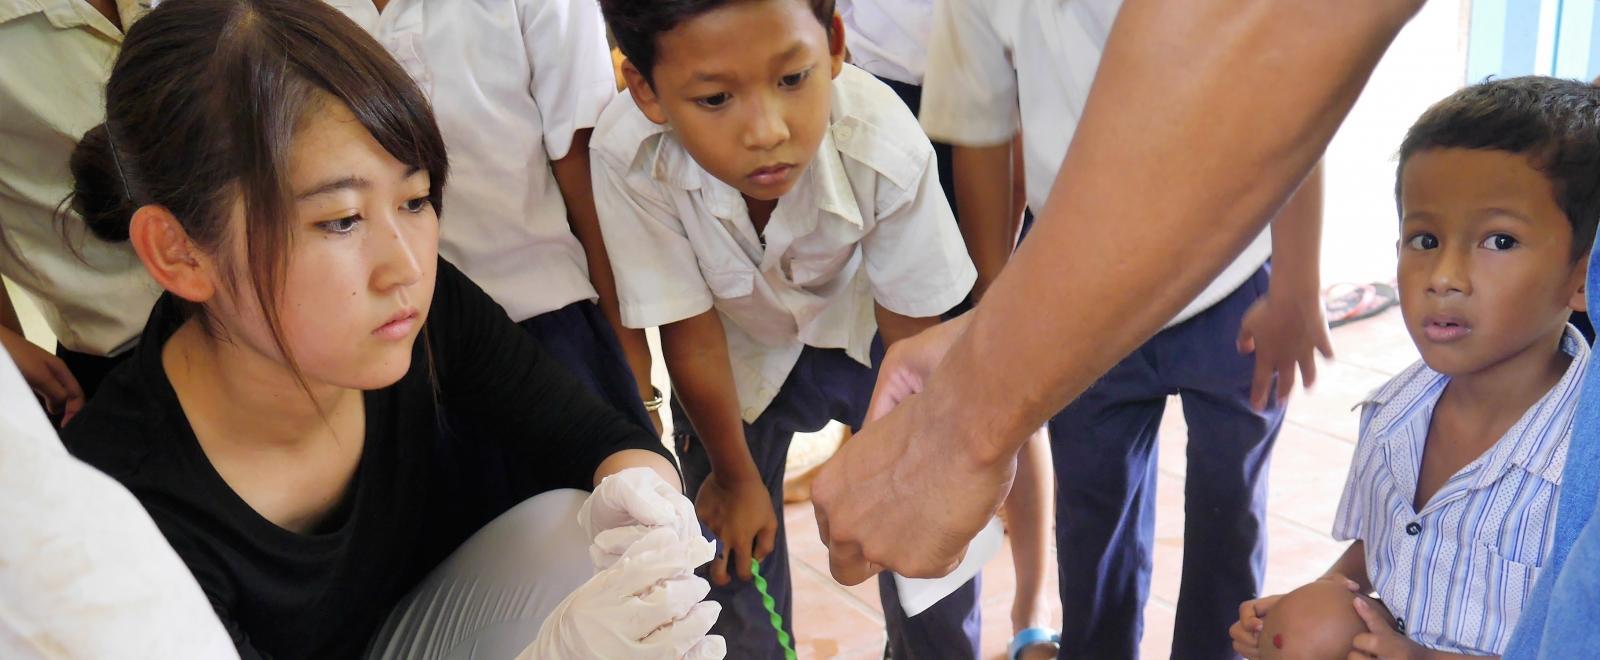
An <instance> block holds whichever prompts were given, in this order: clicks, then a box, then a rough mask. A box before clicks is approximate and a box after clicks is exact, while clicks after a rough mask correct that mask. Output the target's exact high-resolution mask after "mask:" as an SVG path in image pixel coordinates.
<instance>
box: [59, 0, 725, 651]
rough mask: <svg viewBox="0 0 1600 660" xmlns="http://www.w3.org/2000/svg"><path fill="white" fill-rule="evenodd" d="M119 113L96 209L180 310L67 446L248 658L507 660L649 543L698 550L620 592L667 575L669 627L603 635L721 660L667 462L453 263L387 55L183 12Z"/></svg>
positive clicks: (324, 10) (244, 6) (83, 150)
mask: <svg viewBox="0 0 1600 660" xmlns="http://www.w3.org/2000/svg"><path fill="white" fill-rule="evenodd" d="M106 102H107V113H106V123H105V124H104V125H102V126H100V127H97V128H95V129H93V130H91V131H90V132H89V133H88V134H87V135H85V136H84V139H83V141H82V142H81V144H80V146H79V147H78V150H77V152H76V153H75V154H74V157H73V161H72V168H73V174H74V176H75V179H76V190H75V193H74V198H73V201H72V203H73V205H74V208H76V209H77V210H78V211H79V212H80V214H81V215H82V217H83V218H84V220H85V222H87V223H88V224H89V228H90V229H91V230H92V231H93V232H94V233H95V234H96V235H97V236H99V237H101V238H103V239H106V240H112V241H119V240H127V241H131V243H132V244H133V247H134V249H135V251H136V252H137V253H138V255H139V258H140V259H141V261H142V262H143V263H144V265H145V268H146V270H148V271H149V273H150V274H151V276H152V277H154V279H155V280H156V281H157V282H158V283H160V284H161V286H162V287H163V288H165V290H166V293H165V294H164V295H163V296H162V297H161V299H160V300H159V301H158V303H157V305H156V308H155V310H154V312H153V313H152V314H151V317H150V320H149V322H148V325H147V327H146V328H145V331H144V335H143V337H142V338H141V339H140V343H139V348H138V349H137V353H136V354H135V355H133V356H132V357H131V358H130V359H129V361H128V362H127V363H126V364H124V365H122V366H121V367H119V368H118V369H117V370H116V371H114V372H113V373H112V374H111V375H110V377H109V378H108V379H107V380H106V381H105V383H104V384H103V385H102V389H101V391H100V393H99V394H98V396H97V397H96V398H95V400H94V401H92V402H91V403H90V404H89V405H88V406H86V407H85V408H84V409H83V411H82V412H81V413H80V414H79V415H78V416H77V417H76V418H75V419H74V420H73V422H72V423H71V424H70V425H69V426H68V427H67V429H66V430H65V432H64V434H63V437H64V439H65V441H66V443H67V446H68V448H69V449H70V450H71V451H72V452H73V453H74V454H76V455H77V456H79V457H80V458H82V459H83V460H85V461H87V462H89V463H90V464H93V465H94V466H96V467H98V468H100V469H101V470H103V471H105V472H106V473H108V474H110V475H111V476H113V477H115V478H116V479H118V480H119V481H121V482H122V483H123V484H124V485H126V486H127V487H128V489H129V490H131V491H132V492H133V493H134V495H135V496H137V497H138V498H139V500H140V501H141V503H143V505H144V506H145V508H146V509H147V510H148V511H149V512H150V514H151V517H152V518H153V519H154V520H155V521H156V524H157V525H158V526H159V527H160V529H161V530H162V532H163V534H164V535H165V536H166V537H167V540H168V541H169V542H170V543H171V544H172V546H173V548H174V549H175V550H176V551H177V552H178V554H179V556H180V557H182V558H183V560H184V562H185V563H186V564H187V565H188V567H189V569H190V571H191V572H192V573H193V574H194V575H195V577H196V578H197V579H198V581H199V583H200V585H201V586H202V588H203V589H204V591H205V593H206V595H207V596H208V597H209V599H210V600H211V603H212V606H213V607H214V608H215V609H216V611H217V613H218V615H219V617H220V618H221V619H222V622H223V624H224V626H225V627H226V628H227V629H228V631H229V633H230V634H231V635H232V636H233V639H234V642H235V645H236V646H237V648H238V649H239V652H240V654H241V655H242V656H244V657H247V658H251V657H279V658H309V657H317V658H325V657H354V656H358V655H361V654H362V653H364V652H365V653H368V654H370V655H373V656H398V657H429V656H441V657H442V656H445V655H448V654H450V653H454V652H459V650H460V649H462V648H471V647H474V646H478V647H480V655H479V656H478V657H487V656H485V655H482V654H481V650H482V648H481V647H496V648H501V649H505V650H506V651H505V652H506V653H507V655H506V656H505V657H509V655H514V654H516V653H517V652H519V651H521V650H522V649H523V648H524V647H527V646H528V643H529V641H531V640H533V638H534V635H535V633H537V632H539V626H540V623H541V621H542V620H543V618H544V616H545V614H547V613H549V612H550V611H552V609H554V610H555V611H557V612H558V613H560V614H559V616H570V617H582V616H583V613H582V612H574V611H573V610H574V609H581V606H582V605H583V604H584V603H576V604H574V602H573V600H572V599H573V598H578V597H580V596H582V597H583V598H592V599H594V600H593V602H595V603H601V602H612V601H611V600H606V596H607V594H604V593H603V592H604V590H605V589H606V588H609V585H613V584H616V583H618V582H617V579H616V576H614V575H613V576H610V577H608V578H607V579H605V580H600V579H599V578H597V579H596V580H594V581H590V582H588V583H586V582H585V580H586V579H587V578H588V576H589V575H591V574H593V570H592V568H590V567H589V566H588V561H587V560H588V556H587V555H586V553H585V550H586V549H587V548H588V546H589V540H590V539H589V538H585V537H584V536H583V532H584V531H587V532H588V533H590V534H595V535H599V536H600V537H604V538H610V539H611V543H612V544H613V545H615V544H616V543H617V541H616V539H617V538H623V537H626V538H637V537H638V536H640V535H641V534H642V533H643V532H644V531H648V530H649V528H651V527H652V526H655V527H662V526H665V527H682V528H684V529H683V530H681V531H680V532H678V533H676V535H672V534H668V535H667V536H666V537H664V538H668V539H669V540H668V541H667V542H664V543H658V544H656V546H655V551H656V552H655V553H654V554H652V555H651V558H650V559H649V561H646V560H645V559H640V558H637V557H634V558H632V559H631V560H630V559H629V558H628V556H627V553H628V552H630V551H631V550H630V549H629V548H625V547H612V548H611V551H612V552H613V554H618V555H623V556H624V558H623V559H622V560H621V561H618V562H617V563H616V565H615V566H613V567H612V568H610V569H607V570H610V571H622V570H633V571H638V570H644V569H643V568H641V567H643V566H645V565H647V564H648V565H649V566H659V565H668V564H670V565H673V570H671V571H669V572H668V573H667V574H663V575H661V576H659V577H660V578H661V579H659V580H657V579H655V577H652V578H651V581H647V582H646V584H651V585H663V586H662V587H661V588H662V589H663V590H666V588H667V585H669V583H670V585H675V586H673V589H674V590H673V591H672V593H670V594H663V595H661V596H659V597H658V598H657V599H656V600H658V601H662V602H665V601H673V603H674V605H673V606H672V607H669V608H666V609H662V608H663V607H666V606H665V605H663V606H662V607H658V608H657V609H655V610H649V609H646V610H641V611H635V612H634V614H636V615H640V616H643V617H644V618H646V619H649V621H648V623H650V624H652V625H650V626H647V627H646V628H645V629H644V630H642V631H631V632H628V631H621V630H620V629H618V630H610V629H604V630H602V629H595V628H586V629H584V630H585V635H584V636H587V637H597V638H598V637H605V636H606V635H613V636H615V637H617V638H618V639H620V640H622V642H625V644H624V646H625V647H626V648H628V649H630V651H629V653H635V652H637V653H638V654H640V655H644V656H649V657H666V656H670V657H681V656H685V655H686V654H687V655H689V656H692V657H706V656H710V655H716V654H715V653H714V652H712V651H711V650H710V649H713V648H714V647H716V646H717V642H720V640H706V639H703V637H704V633H705V630H706V628H707V627H709V625H710V619H714V618H715V615H716V612H715V609H714V607H711V608H708V607H706V606H704V605H703V604H700V605H697V604H696V602H697V601H699V600H700V597H703V595H704V593H705V591H704V588H703V583H697V580H698V578H694V577H693V576H692V575H689V574H688V570H689V569H692V568H693V566H692V565H690V564H691V563H695V562H700V563H703V562H704V561H705V560H707V559H709V558H710V556H709V553H710V550H709V547H707V548H705V549H702V548H700V546H698V545H693V543H694V542H701V543H703V541H699V539H698V530H697V529H696V528H694V527H693V510H692V506H691V505H689V504H688V502H687V500H686V499H684V498H683V497H682V495H681V494H680V492H679V489H680V486H679V483H680V482H679V477H678V474H677V472H676V469H675V467H674V465H673V463H672V461H671V459H670V457H669V454H667V453H666V451H665V450H664V449H663V447H662V445H661V443H660V442H659V441H658V440H657V439H656V438H654V437H652V436H651V434H650V433H649V432H647V431H645V430H644V429H643V428H641V427H640V425H638V424H635V423H632V422H630V421H629V420H628V419H626V418H624V417H623V416H622V415H621V414H619V413H617V412H616V411H614V410H613V409H612V408H610V407H609V406H607V405H605V404H604V403H601V402H600V401H599V400H597V399H595V398H594V397H592V396H591V395H589V394H588V393H587V392H586V390H585V389H584V388H583V387H582V386H580V385H579V384H578V383H577V382H576V381H575V380H574V379H573V378H572V376H571V375H570V374H568V373H566V372H564V371H563V370H562V368H561V367H559V366H558V365H557V364H556V363H555V362H553V361H552V360H551V359H550V358H548V357H547V356H546V355H545V353H543V352H542V351H541V350H540V348H539V347H538V346H537V345H536V344H535V343H534V342H533V340H531V339H529V337H528V335H527V334H526V333H524V332H521V331H520V330H519V329H518V328H517V326H516V325H515V324H513V323H512V322H511V320H510V319H509V318H507V316H506V313H505V312H504V311H503V310H502V309H501V308H500V307H499V306H497V305H496V304H495V303H494V302H493V301H492V300H491V299H490V298H489V297H488V296H487V295H485V294H484V293H483V292H482V291H481V290H480V289H479V288H478V287H476V286H475V285H473V283H472V282H471V281H469V280H468V279H467V278H466V277H464V276H463V275H462V274H461V273H460V272H459V271H457V270H456V269H455V268H454V267H452V266H451V265H450V264H448V263H446V262H444V261H442V260H440V259H439V258H438V257H437V246H438V227H439V225H438V223H439V220H438V217H437V215H436V213H437V212H438V211H439V206H440V198H441V192H442V190H443V187H444V181H445V173H446V158H445V150H444V144H443V142H442V140H441V139H440V136H439V131H438V128H437V127H436V126H435V124H434V120H433V117H432V115H431V113H430V111H429V110H428V106H427V103H426V101H425V100H424V98H423V96H422V94H421V93H420V92H419V90H418V89H417V87H416V86H415V85H414V83H413V82H412V81H411V79H410V78H408V77H407V76H406V74H405V73H404V72H403V71H402V70H401V69H400V67H399V66H398V65H397V64H396V63H395V62H394V61H393V60H392V59H390V57H389V56H388V55H387V54H386V53H385V51H384V50H383V49H382V48H381V47H380V46H379V45H378V44H377V43H375V42H373V41H372V40H371V38H370V37H368V36H367V35H366V34H365V33H364V32H362V31H361V30H360V29H359V28H357V27H356V26H355V25H354V24H352V23H350V22H349V21H348V19H346V18H344V17H343V16H342V15H340V14H338V13H337V12H336V11H334V10H332V9H329V8H328V7H326V6H325V5H323V4H322V3H321V2H316V1H315V0H245V1H240V0H170V1H169V2H164V3H161V4H160V5H159V6H158V7H157V8H156V9H154V10H153V11H151V12H150V13H149V14H148V15H147V16H146V17H145V18H144V19H142V20H141V21H140V22H138V23H137V24H135V25H134V26H133V27H132V29H131V30H130V31H129V33H128V35H127V40H126V41H125V43H124V46H123V48H122V51H121V54H120V55H119V56H118V59H117V62H116V65H115V67H114V68H113V71H112V74H111V79H110V82H109V84H108V86H107V89H106ZM529 286H538V283H537V282H530V283H529ZM630 468H631V469H630ZM625 470H626V471H627V472H626V473H624V475H628V474H629V473H631V478H632V480H631V481H629V483H634V484H638V483H649V484H651V485H650V486H648V487H645V488H643V490H641V491H639V492H637V493H631V495H630V497H623V498H619V497H606V498H601V497H599V496H597V497H596V498H594V500H593V501H591V502H590V506H586V507H583V509H582V511H581V512H580V511H579V507H580V505H582V504H583V502H584V499H583V496H581V495H579V496H573V495H572V494H571V491H559V490H556V489H583V490H587V489H589V488H592V487H594V486H595V485H596V484H599V483H601V480H602V479H605V478H606V477H607V476H609V475H612V474H614V473H619V472H623V471H625ZM641 472H643V473H644V474H645V475H646V476H643V477H641V475H640V473H641ZM624 481H628V480H627V479H615V480H612V481H608V482H607V484H608V485H609V484H621V483H623V482H624ZM665 484H670V486H665ZM605 488H606V486H604V485H603V486H602V491H604V490H605ZM617 488H622V486H617ZM618 502H622V504H618ZM630 506H631V508H630ZM663 511H664V512H667V513H666V514H662V513H661V512H663ZM680 514H681V515H680ZM580 517H581V518H582V522H583V524H584V527H585V529H583V530H578V533H577V539H576V540H573V539H572V537H573V534H572V531H573V530H575V529H578V521H579V518H580ZM632 527H638V528H640V529H639V532H638V533H633V534H629V533H625V532H626V530H627V529H631V528H632ZM608 530H612V531H611V533H610V534H609V535H606V534H604V532H607V531H608ZM615 530H622V532H618V531H615ZM657 536H661V535H659V534H658V535H657ZM678 537H683V538H681V539H679V538H678ZM689 537H694V538H692V539H691V538H689ZM658 540H659V539H658ZM674 544H676V545H674ZM666 546H671V547H670V548H666ZM596 547H600V546H596ZM573 548H576V552H573ZM663 548H666V549H663ZM662 553H666V554H667V555H671V556H672V557H677V558H679V560H678V561H677V564H682V566H678V565H676V564H673V562H672V561H665V563H663V560H661V556H662ZM701 554H704V555H705V556H704V559H701V558H700V555H701ZM597 557H598V555H597ZM630 561H631V563H630ZM574 564H577V566H576V567H574V566H573V565H574ZM680 569H681V570H680ZM669 578H670V579H669ZM580 585H582V586H580ZM574 588H577V592H574V593H573V595H572V596H567V592H569V591H572V590H573V589H574ZM697 589H698V590H699V593H700V595H701V596H700V597H693V598H691V599H687V600H686V599H685V597H684V596H683V594H685V593H688V594H692V593H693V592H694V591H696V590H697ZM586 590H587V591H586ZM408 594H409V595H408ZM629 595H635V594H623V595H621V596H616V599H622V598H624V597H625V596H629ZM564 596H565V597H567V599H568V600H567V602H566V603H563V604H562V605H561V606H560V607H557V606H556V601H560V600H561V599H562V597H564ZM613 600H615V599H613ZM634 600H640V599H634ZM643 600H646V601H649V600H650V598H645V599H643ZM585 602H589V601H585ZM554 616H555V615H553V616H552V618H554ZM652 616H653V617H655V618H654V619H650V617H652ZM636 618H637V617H636ZM386 621H387V624H385V622H386ZM633 623H634V624H639V623H641V622H640V621H634V622H633ZM702 623H703V624H704V625H703V626H702V625H701V624H702ZM612 625H616V626H620V625H622V623H616V624H612ZM545 628H546V632H547V633H550V635H554V636H559V635H560V634H561V630H555V632H551V629H552V628H556V629H559V628H562V626H559V625H556V626H550V625H547V626H545ZM569 628H570V626H569ZM545 637H547V635H544V634H541V638H540V643H542V644H548V643H551V642H550V640H549V639H545ZM568 637H571V635H570V634H569V635H568ZM669 638H670V639H669ZM557 641H560V640H557ZM599 641H600V640H596V643H599ZM655 642H660V644H658V645H657V646H652V643H655ZM584 643H587V640H573V639H567V640H565V641H564V642H562V643H556V644H554V645H553V646H541V647H538V648H557V647H562V648H567V649H569V650H571V649H574V648H576V649H579V652H582V650H581V649H582V644H584ZM574 644H576V645H577V646H574ZM667 647H670V648H669V649H667V650H664V651H663V650H662V649H663V648H667ZM617 648H622V647H617ZM530 651H532V649H530ZM605 654H606V655H609V654H610V653H609V652H607V653H605Z"/></svg>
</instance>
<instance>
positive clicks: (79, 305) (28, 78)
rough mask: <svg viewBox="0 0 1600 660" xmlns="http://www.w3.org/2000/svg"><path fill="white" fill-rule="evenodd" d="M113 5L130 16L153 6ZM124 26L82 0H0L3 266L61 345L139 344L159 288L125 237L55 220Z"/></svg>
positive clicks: (130, 1)
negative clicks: (106, 237)
mask: <svg viewBox="0 0 1600 660" xmlns="http://www.w3.org/2000/svg"><path fill="white" fill-rule="evenodd" d="M143 4H148V3H147V2H146V3H143ZM117 5H118V9H119V13H120V14H121V16H122V19H123V23H124V24H125V25H126V24H131V23H132V22H133V20H134V19H136V18H137V17H139V16H140V15H142V14H143V13H144V12H145V11H146V10H147V9H148V7H146V6H143V5H142V4H141V3H140V2H136V1H135V0H119V1H118V2H117ZM123 27H124V26H118V25H112V24H111V21H109V20H107V19H106V17H105V16H103V15H101V14H100V12H98V11H95V9H94V8H93V7H91V6H89V3H87V2H84V1H83V0H0V231H3V232H4V237H3V238H4V242H5V244H6V245H9V246H10V248H11V249H10V250H7V249H6V248H5V247H4V246H0V274H4V275H5V276H6V277H8V278H10V279H11V280H12V281H13V282H16V283H17V284H18V285H20V286H21V287H22V288H23V290H25V291H26V292H27V293H28V295H29V296H30V297H31V298H33V300H34V302H35V303H36V304H37V306H38V307H39V311H40V312H41V314H42V315H43V316H44V319H45V322H46V323H48V324H49V326H50V331H51V332H52V333H54V334H55V336H56V340H57V341H59V342H61V345H62V346H65V347H67V348H68V349H71V350H74V351H78V352H80V353H88V354H91V355H115V354H117V353H121V352H122V351H124V350H126V349H128V348H129V347H131V346H133V344H134V343H135V342H136V341H137V340H138V338H139V331H140V330H142V329H144V322H145V320H146V319H147V318H148V317H149V316H150V309H151V307H153V306H154V305H155V301H156V297H157V296H159V295H160V294H161V288H160V287H159V286H157V285H156V283H155V281H154V280H152V279H151V278H150V276H149V275H148V274H147V273H146V272H145V269H144V265H143V264H141V263H140V262H139V258H138V256H136V255H135V254H134V252H133V248H132V246H130V245H129V244H128V243H126V242H123V243H106V242H103V241H100V240H98V239H96V238H94V236H93V235H91V234H89V233H88V231H87V229H86V228H85V227H84V226H83V222H82V221H81V220H78V219H77V216H76V215H75V214H71V215H70V218H71V219H69V220H66V221H64V222H58V221H57V217H56V208H57V206H58V205H59V204H61V201H62V200H64V199H66V198H67V195H68V194H69V193H71V192H72V173H71V171H70V170H69V169H68V167H67V161H68V159H69V158H71V156H72V150H73V148H75V147H76V146H77V144H78V140H79V139H80V138H82V137H83V134H84V132H86V131H88V130H89V129H90V128H93V127H95V126H96V125H99V124H100V123H101V122H103V121H105V112H106V101H105V86H106V80H107V79H109V78H110V77H111V65H112V63H113V62H115V61H116V58H117V51H118V49H120V48H121V47H122V28H123ZM69 214H70V212H69ZM63 229H65V232H63Z"/></svg>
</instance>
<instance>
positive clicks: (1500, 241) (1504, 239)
mask: <svg viewBox="0 0 1600 660" xmlns="http://www.w3.org/2000/svg"><path fill="white" fill-rule="evenodd" d="M1479 245H1480V246H1482V247H1483V248H1485V249H1489V250H1509V249H1511V248H1514V247H1516V246H1518V245H1521V243H1520V242H1518V241H1517V239H1516V237H1515V236H1512V235H1510V234H1495V235H1493V236H1490V237H1488V238H1485V239H1483V242H1482V243H1479Z"/></svg>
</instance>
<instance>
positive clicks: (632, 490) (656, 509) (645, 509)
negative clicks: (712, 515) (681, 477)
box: [578, 467, 700, 570]
mask: <svg viewBox="0 0 1600 660" xmlns="http://www.w3.org/2000/svg"><path fill="white" fill-rule="evenodd" d="M578 524H579V525H581V526H582V527H583V531H585V532H588V533H589V538H590V540H592V541H594V544H593V545H591V546H589V555H590V559H592V560H593V561H594V567H595V568H596V569H599V570H605V569H607V568H610V567H611V565H612V564H615V563H617V560H618V559H621V558H622V556H623V554H624V553H626V552H627V551H628V548H629V547H631V546H632V545H633V544H634V543H635V542H636V541H638V540H639V539H641V538H643V537H644V536H645V535H646V534H648V533H649V532H651V531H653V530H655V529H659V528H662V527H665V528H669V529H671V530H673V531H674V532H675V533H677V535H678V536H679V537H680V538H691V537H695V536H699V535H700V523H699V521H697V520H696V519H695V515H694V504H693V503H691V502H690V501H689V498H687V497H684V496H683V493H681V492H679V491H678V488H677V487H676V486H673V485H672V484H669V483H667V482H666V481H665V480H663V479H662V478H661V475H660V474H659V473H657V472H656V471H655V470H652V469H650V468H645V467H636V468H628V469H626V470H620V471H618V472H616V473H614V474H611V475H609V476H607V477H606V478H605V479H602V480H601V481H600V485H599V486H596V487H595V489H594V493H592V494H590V495H589V499H587V500H585V501H584V503H583V508H581V509H578Z"/></svg>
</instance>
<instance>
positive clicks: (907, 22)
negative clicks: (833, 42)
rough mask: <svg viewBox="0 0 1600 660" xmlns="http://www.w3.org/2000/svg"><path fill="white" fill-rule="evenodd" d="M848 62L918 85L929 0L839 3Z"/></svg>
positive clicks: (927, 30) (929, 16)
mask: <svg viewBox="0 0 1600 660" xmlns="http://www.w3.org/2000/svg"><path fill="white" fill-rule="evenodd" d="M839 17H840V18H842V19H844V39H845V44H846V45H847V46H849V48H850V62H851V63H852V64H855V65H856V66H858V67H861V68H862V69H865V70H866V72H867V73H870V74H872V75H875V76H878V77H880V78H888V79H890V80H894V81H898V82H903V83H908V84H911V85H921V84H922V72H923V70H924V69H925V68H926V66H927V62H928V34H929V33H930V32H931V31H932V30H933V0H839Z"/></svg>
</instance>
